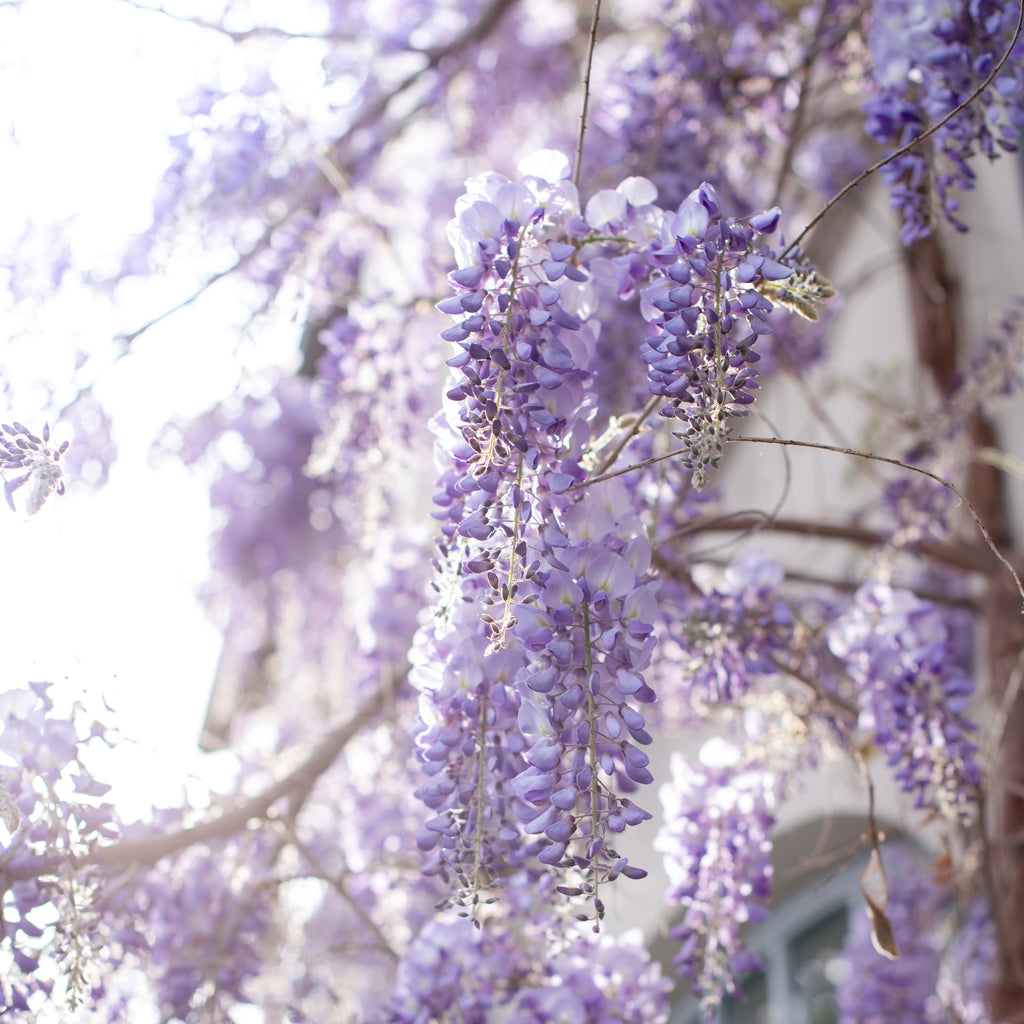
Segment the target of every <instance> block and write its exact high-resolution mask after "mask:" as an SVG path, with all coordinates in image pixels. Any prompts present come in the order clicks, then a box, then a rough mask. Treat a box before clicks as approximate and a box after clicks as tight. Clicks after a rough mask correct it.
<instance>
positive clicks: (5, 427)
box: [0, 420, 68, 516]
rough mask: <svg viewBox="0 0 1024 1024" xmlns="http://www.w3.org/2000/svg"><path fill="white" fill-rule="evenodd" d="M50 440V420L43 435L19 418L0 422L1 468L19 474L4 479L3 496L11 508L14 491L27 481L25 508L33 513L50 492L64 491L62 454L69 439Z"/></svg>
mask: <svg viewBox="0 0 1024 1024" xmlns="http://www.w3.org/2000/svg"><path fill="white" fill-rule="evenodd" d="M5 434H6V435H7V436H6V437H5V436H4V435H5ZM49 441H50V424H49V423H47V424H44V426H43V434H42V437H39V436H37V435H36V434H33V433H32V431H31V430H29V429H28V427H26V426H23V425H22V424H21V423H18V422H17V420H15V422H14V423H13V424H8V423H4V424H2V425H0V472H3V471H4V470H14V471H17V472H19V474H20V475H18V476H15V477H12V478H11V479H9V480H6V481H5V482H4V497H5V498H6V499H7V504H8V505H10V507H11V508H12V509H13V508H14V492H15V491H16V490H17V489H18V488H19V487H23V486H24V485H25V484H26V483H30V484H31V486H30V487H29V491H28V499H27V501H26V502H25V511H26V512H28V514H29V515H30V516H31V515H35V513H36V512H38V511H39V510H40V509H41V508H42V507H43V502H44V501H46V499H47V498H48V497H49V496H50V494H51V493H53V492H54V491H56V492H57V494H63V493H64V480H63V476H64V473H63V471H62V470H61V466H60V457H61V456H62V455H63V454H64V453H65V452H66V451H67V449H68V442H67V441H64V442H63V443H62V444H61V445H60V447H59V448H51V447H50V446H49Z"/></svg>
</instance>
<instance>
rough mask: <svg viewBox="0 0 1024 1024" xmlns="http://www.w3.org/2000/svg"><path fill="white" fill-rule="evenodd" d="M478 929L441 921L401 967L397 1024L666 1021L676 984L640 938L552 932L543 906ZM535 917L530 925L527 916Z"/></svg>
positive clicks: (567, 928)
mask: <svg viewBox="0 0 1024 1024" xmlns="http://www.w3.org/2000/svg"><path fill="white" fill-rule="evenodd" d="M516 910H517V911H518V913H517V920H516V925H515V927H514V929H512V928H509V926H508V924H507V918H506V919H503V920H495V921H491V922H488V925H487V927H485V928H483V929H475V928H473V927H472V926H471V925H470V923H469V922H468V921H466V920H464V919H460V918H453V917H447V916H441V917H438V918H436V919H434V920H433V921H431V922H429V923H428V924H427V925H426V926H425V927H424V928H423V930H422V931H421V932H420V933H419V934H418V935H417V937H416V938H415V939H414V940H413V943H412V945H411V947H410V948H409V950H408V951H407V952H406V954H405V956H404V957H403V958H402V961H401V963H400V964H399V968H398V977H397V983H396V985H395V990H394V994H393V996H392V999H391V1003H390V1005H389V1007H388V1012H387V1016H386V1018H385V1019H386V1020H387V1021H388V1024H425V1022H427V1021H434V1020H438V1021H440V1020H443V1021H445V1024H491V1022H493V1021H497V1020H500V1021H503V1022H504V1024H562V1022H567V1021H572V1022H573V1024H606V1022H609V1021H616V1022H619V1024H659V1022H661V1021H663V1020H664V1019H665V1016H666V1013H667V1010H668V1001H667V998H666V992H667V990H668V989H669V988H670V987H671V986H670V984H669V983H668V981H667V980H665V979H663V978H662V977H661V971H660V968H659V966H658V965H657V964H656V963H652V962H651V960H650V958H649V956H648V954H647V951H646V950H645V949H644V947H643V944H642V942H641V940H640V936H639V935H637V934H629V935H625V936H622V937H621V938H608V937H606V936H592V935H586V934H581V933H579V932H577V931H576V930H575V929H574V928H573V926H572V925H565V924H562V925H561V926H559V927H558V928H557V929H551V928H550V927H542V926H539V925H538V924H537V923H535V922H534V921H533V920H532V919H531V917H533V916H535V915H536V911H537V907H533V908H532V909H530V908H523V907H517V908H516ZM524 917H525V918H526V920H525V921H524V920H523V918H524Z"/></svg>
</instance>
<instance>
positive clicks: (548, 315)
mask: <svg viewBox="0 0 1024 1024" xmlns="http://www.w3.org/2000/svg"><path fill="white" fill-rule="evenodd" d="M531 167H536V168H537V169H538V170H543V171H544V173H545V174H547V175H549V176H550V177H541V176H540V175H538V174H530V173H527V174H525V175H524V177H523V178H522V179H521V180H520V181H519V182H511V181H508V180H507V179H504V178H502V177H500V176H497V175H488V176H484V177H482V178H479V179H473V180H472V181H471V182H470V183H469V185H470V191H469V192H467V194H466V196H465V197H463V199H461V200H460V201H459V203H458V204H457V206H456V213H457V216H456V218H455V220H453V221H452V222H451V225H450V227H449V235H450V238H451V240H452V242H453V245H454V248H455V251H456V255H457V258H458V262H459V264H460V267H459V269H458V270H456V271H455V272H453V274H452V275H451V279H452V282H453V284H454V286H455V288H456V295H455V296H454V297H453V298H452V299H451V300H446V301H445V302H443V303H442V304H441V308H442V309H443V310H444V311H445V312H448V313H449V314H451V315H453V316H455V317H456V318H457V323H456V325H455V326H454V327H451V328H449V329H448V330H447V331H445V332H444V337H445V338H446V340H448V341H450V342H452V343H453V344H455V345H456V346H458V354H457V355H456V356H455V357H454V358H453V359H451V360H449V366H450V367H451V369H452V371H453V379H454V381H455V386H454V387H452V388H451V389H450V390H449V391H448V395H447V397H448V399H449V401H450V402H452V403H455V404H454V405H453V406H449V417H448V419H447V420H444V421H439V423H438V427H437V435H438V439H439V456H440V458H441V459H442V460H443V465H445V466H447V467H448V468H447V469H446V471H445V473H444V475H443V477H442V482H441V490H440V491H439V493H438V495H437V498H436V499H435V500H436V503H437V504H438V506H439V512H438V513H437V515H438V518H440V519H441V521H442V523H443V524H444V525H443V527H442V535H443V539H442V550H441V562H440V568H441V570H442V571H441V573H440V574H439V575H438V577H437V579H436V581H435V587H436V588H437V590H438V592H439V593H440V594H441V596H442V600H443V604H442V607H441V612H440V614H439V615H438V616H437V617H436V620H435V623H434V624H432V625H431V626H430V627H427V628H425V629H424V630H422V631H421V635H420V642H419V645H418V648H419V657H418V665H417V674H416V676H415V681H416V685H417V686H418V688H419V689H420V691H421V694H422V697H421V713H422V716H423V721H424V729H423V732H422V733H421V736H420V740H419V746H420V750H421V757H422V759H423V762H424V764H425V766H426V767H427V769H428V772H429V773H430V774H431V775H432V776H433V777H434V778H433V779H432V781H431V783H430V784H429V785H428V786H427V787H424V789H423V790H422V793H423V796H424V798H425V799H426V800H427V802H428V804H429V805H430V806H431V807H432V808H434V809H435V810H439V811H442V812H443V813H441V814H439V815H438V817H437V818H435V820H434V822H433V825H432V826H430V828H429V829H428V832H430V831H432V832H433V833H434V835H433V836H431V835H430V834H427V835H425V836H424V837H423V838H424V843H425V845H426V846H427V847H428V848H429V847H432V846H433V845H434V843H435V842H436V841H437V837H438V836H441V835H444V836H445V837H446V838H447V843H448V847H449V848H451V849H452V850H454V851H455V852H449V853H448V854H446V855H445V856H446V857H447V858H449V859H451V858H454V860H453V863H457V864H458V865H459V866H458V867H457V869H456V875H457V876H458V877H460V878H461V879H462V881H463V884H465V883H466V881H469V882H470V883H471V884H470V886H469V887H470V888H475V887H476V886H477V885H478V883H479V880H480V877H481V868H482V867H483V866H484V864H483V862H484V861H487V862H489V863H488V864H487V866H486V870H485V871H484V872H483V874H484V876H485V877H486V878H487V880H488V881H489V882H491V881H493V880H494V879H493V877H492V876H493V875H494V870H493V868H492V867H491V866H490V865H491V864H494V865H501V864H504V865H506V866H509V865H511V866H517V865H519V866H521V865H523V864H524V863H525V862H524V860H523V857H524V851H525V852H527V853H528V854H529V857H535V858H536V862H539V863H540V864H541V865H548V866H559V867H562V868H574V869H578V870H582V871H583V873H584V875H589V876H590V877H589V878H585V879H584V880H582V881H581V882H580V883H579V884H571V885H567V886H566V890H567V892H571V893H574V894H585V895H587V896H589V897H591V898H592V899H593V900H594V907H595V911H596V914H597V916H598V917H600V915H601V913H602V904H601V902H600V899H599V897H598V895H597V891H596V890H597V886H598V884H599V882H600V881H601V880H602V879H607V878H611V877H614V876H615V875H617V874H619V873H623V872H626V873H632V872H634V870H635V869H633V868H631V867H629V866H627V864H626V861H625V859H624V858H621V857H620V856H619V855H618V854H617V853H616V852H615V850H614V849H613V847H612V846H611V844H610V842H609V840H608V836H609V834H614V833H617V832H621V831H622V830H623V829H624V828H625V827H626V826H627V825H628V824H636V823H638V822H639V821H642V820H644V819H645V818H646V817H647V816H648V815H647V812H646V811H642V810H641V809H640V808H638V807H636V806H635V805H633V804H632V803H631V802H630V801H629V800H628V799H626V800H624V799H622V798H621V797H619V796H618V795H616V789H619V790H622V791H631V790H632V789H633V788H635V787H636V786H637V785H642V784H644V783H647V782H649V781H650V779H651V776H650V772H649V770H648V769H647V756H646V755H645V754H643V753H642V752H641V751H640V750H639V748H638V747H637V746H636V744H637V743H638V742H639V743H646V742H649V740H650V737H649V735H648V734H647V732H646V730H645V728H644V721H643V718H642V716H641V715H640V713H639V711H638V710H637V709H636V708H635V706H634V704H633V702H636V701H641V702H642V701H650V700H652V699H653V693H652V691H651V690H650V689H649V687H647V685H646V683H645V682H644V679H643V676H642V673H643V670H644V669H645V668H646V667H647V665H648V663H649V661H650V657H651V654H652V652H653V648H654V641H653V638H652V635H651V634H652V629H653V625H652V623H653V612H654V604H653V585H652V582H651V580H650V577H649V566H650V547H649V543H648V541H647V539H646V536H645V531H644V529H643V526H642V524H641V523H640V521H639V520H638V519H637V518H636V517H635V516H634V515H632V514H631V513H630V511H629V501H628V496H627V492H626V491H625V490H624V489H623V488H622V487H621V485H618V484H615V485H611V486H606V485H602V486H601V488H599V489H592V490H588V491H587V493H586V495H585V500H583V498H581V496H580V495H578V494H575V493H572V492H571V488H572V487H573V486H574V485H578V484H580V483H582V482H583V480H584V478H585V475H586V473H585V470H584V467H583V456H584V451H585V447H586V445H587V443H588V441H589V425H588V420H589V418H590V416H591V415H592V401H591V399H590V398H589V395H588V390H589V378H590V370H589V363H590V360H591V358H592V354H593V348H594V343H595V339H596V331H595V330H594V329H593V328H592V327H591V326H590V325H589V324H588V323H586V314H587V312H588V310H589V309H590V308H591V304H590V299H589V292H588V287H587V284H588V281H589V275H588V273H587V272H586V271H585V270H584V269H581V268H580V267H579V266H578V265H577V263H578V261H577V259H576V255H577V252H578V250H579V248H580V244H579V243H580V241H581V240H582V239H588V240H590V239H591V237H592V235H593V233H592V232H591V231H590V229H589V228H588V225H587V224H586V223H585V222H584V221H583V219H582V218H580V216H579V213H578V208H577V202H576V195H575V188H574V187H573V186H572V184H571V183H570V182H569V181H568V180H567V178H566V177H565V175H566V174H567V173H568V163H567V161H565V160H564V158H562V157H559V156H557V155H556V154H539V155H538V156H536V157H534V158H532V160H531V161H530V163H529V164H528V165H527V170H529V169H530V168H531ZM629 191H630V194H631V195H633V196H634V198H636V197H637V196H638V194H639V195H640V196H644V195H649V194H650V193H649V191H646V190H644V189H642V188H641V189H640V190H639V193H638V191H637V190H636V189H631V190H629ZM617 198H618V199H619V200H620V202H619V203H618V204H617V205H618V207H621V210H620V212H621V213H624V214H625V213H627V212H628V209H629V206H630V204H629V202H628V200H627V199H626V198H625V196H624V195H622V194H618V196H617ZM607 208H608V205H607V203H603V204H602V205H601V207H600V209H601V210H602V211H604V214H603V219H604V221H605V223H606V226H607ZM587 212H588V215H589V214H591V213H594V210H592V208H591V207H590V206H589V205H588V211H587ZM594 216H595V218H596V216H597V213H594ZM481 604H483V606H484V608H485V613H484V615H483V617H482V618H481V616H480V612H479V607H480V605H481ZM510 736H511V737H512V739H510V738H509V737H510ZM499 737H503V739H500V740H499ZM485 776H486V778H485ZM605 779H608V780H613V781H614V785H613V786H612V785H609V783H608V782H606V781H605ZM485 794H486V796H487V799H486V800H484V795H485ZM485 817H489V818H490V819H492V822H493V826H492V832H493V833H494V836H495V840H496V841H497V842H499V843H500V844H503V845H505V846H507V845H508V844H509V843H512V844H518V845H519V847H520V849H519V850H518V851H513V850H509V849H505V850H504V851H503V852H502V854H501V856H500V857H499V856H495V855H492V854H491V853H489V852H488V849H489V847H488V843H487V842H486V841H484V840H483V839H482V837H481V835H480V833H479V831H478V830H479V829H480V828H481V826H482V825H483V821H484V818H485ZM534 837H536V838H534ZM453 844H454V845H453ZM444 848H445V847H444V844H442V849H444ZM460 848H462V852H458V850H459V849H460ZM467 861H471V862H472V871H471V872H469V871H468V870H467Z"/></svg>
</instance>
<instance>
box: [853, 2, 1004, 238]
mask: <svg viewBox="0 0 1024 1024" xmlns="http://www.w3.org/2000/svg"><path fill="white" fill-rule="evenodd" d="M1018 10H1019V9H1018V8H1017V7H1016V6H1015V5H1013V4H1001V3H998V2H995V0H967V2H963V3H956V4H935V3H928V2H926V0H876V2H875V3H874V4H872V22H871V30H870V34H869V41H870V46H871V54H872V57H873V59H874V64H875V70H874V80H875V83H876V85H877V87H878V92H877V94H876V95H875V96H873V97H872V98H871V99H869V100H868V101H867V102H866V103H865V104H864V113H865V115H866V119H865V130H866V131H867V133H868V135H870V136H871V137H872V138H874V139H876V140H877V141H878V142H879V143H881V144H882V145H883V146H887V147H899V146H902V145H904V144H905V143H907V142H909V141H910V140H911V139H914V138H916V137H917V136H918V135H920V134H921V133H922V132H923V131H924V130H925V129H927V128H928V127H929V126H930V125H932V124H934V123H936V122H938V121H940V120H941V119H942V118H943V117H945V116H946V115H947V114H949V113H951V112H952V111H953V110H954V109H955V108H956V107H957V106H959V105H960V104H961V103H962V102H963V101H964V100H966V99H967V98H968V97H969V96H970V95H971V94H972V93H973V92H974V90H975V89H976V88H977V87H978V86H979V85H981V83H982V82H983V81H984V80H985V79H986V78H987V77H988V75H989V73H990V72H991V71H992V70H993V69H994V67H995V65H996V63H997V62H998V61H999V60H1000V59H1001V58H1002V57H1003V55H1004V54H1005V52H1006V49H1007V46H1008V45H1009V44H1010V41H1011V39H1012V37H1013V31H1014V28H1015V26H1016V23H1017V14H1018ZM1022 52H1024V51H1022V44H1021V43H1020V42H1019V41H1018V42H1017V43H1016V44H1015V45H1014V49H1013V52H1012V54H1011V55H1010V58H1009V60H1008V61H1007V62H1006V64H1004V65H1003V67H1002V68H1001V70H1000V71H999V73H998V75H997V76H996V79H995V81H994V82H993V83H992V86H993V87H992V88H990V89H988V90H986V91H985V92H983V93H982V95H981V96H980V97H978V100H977V102H976V103H974V104H972V105H971V106H969V107H967V108H966V109H965V110H962V111H961V112H960V113H958V114H957V115H956V117H954V118H953V119H952V120H950V121H949V122H947V123H946V124H945V125H943V127H942V128H941V129H940V130H939V131H938V132H937V133H936V134H935V136H934V137H933V138H931V139H930V140H929V141H928V142H927V143H926V144H924V145H922V146H919V147H916V148H915V149H912V150H911V151H910V152H908V153H904V154H903V155H902V156H900V157H899V158H898V159H896V160H894V161H892V162H891V163H889V164H888V165H887V166H886V167H884V168H883V170H882V175H883V178H884V179H885V181H886V183H887V184H888V185H889V189H890V193H891V197H892V206H893V208H894V209H896V210H898V211H899V213H900V218H901V220H902V225H903V226H902V230H901V237H902V240H903V242H904V244H909V243H911V242H913V241H915V240H917V239H920V238H923V237H925V236H926V235H928V234H930V233H931V231H932V230H933V229H934V226H935V223H936V219H937V218H942V219H943V220H945V221H946V222H947V223H949V224H951V225H952V226H953V227H954V228H956V229H957V230H959V231H966V230H967V228H966V225H965V224H964V222H963V220H962V219H961V216H960V212H959V211H960V202H959V199H958V198H957V193H958V192H959V191H963V190H966V189H971V188H973V187H974V181H975V172H974V171H973V170H972V169H971V166H970V159H971V157H973V156H974V155H975V153H977V152H979V151H980V152H981V153H982V154H984V155H985V156H986V157H988V158H989V159H990V160H992V159H995V158H996V157H997V156H998V155H999V153H1000V151H1015V150H1016V148H1017V145H1018V140H1019V138H1020V129H1021V126H1022V124H1024V114H1022V113H1021V108H1020V102H1019V97H1020V94H1021V87H1022V84H1024V82H1022V75H1024V72H1022V71H1021V53H1022ZM933 192H934V197H935V203H936V204H937V209H933V208H932V206H933V198H932V197H933Z"/></svg>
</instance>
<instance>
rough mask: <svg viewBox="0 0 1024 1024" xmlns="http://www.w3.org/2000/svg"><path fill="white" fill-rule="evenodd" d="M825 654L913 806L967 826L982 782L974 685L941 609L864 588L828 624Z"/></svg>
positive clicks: (904, 593) (883, 589)
mask: <svg viewBox="0 0 1024 1024" xmlns="http://www.w3.org/2000/svg"><path fill="white" fill-rule="evenodd" d="M828 643H829V647H830V649H831V650H832V653H833V654H835V655H836V657H838V658H839V659H840V660H841V661H842V662H843V664H844V665H845V667H846V671H847V672H848V673H849V675H850V677H851V679H853V681H854V682H855V683H856V684H857V690H858V698H859V703H860V709H861V723H862V724H863V725H864V726H865V727H866V728H867V729H868V730H870V732H871V733H872V734H873V736H874V740H875V742H876V743H877V744H878V745H879V746H880V747H881V748H882V750H884V751H885V754H886V758H887V760H888V762H889V765H890V766H891V767H892V768H893V769H894V772H895V776H896V780H897V782H898V783H899V784H900V787H901V788H902V789H903V790H904V791H905V792H907V793H911V794H913V796H914V802H915V805H916V806H918V807H933V808H935V809H937V810H939V811H941V812H942V813H943V814H945V815H947V816H948V817H951V818H954V819H970V818H971V817H973V815H974V811H975V807H976V802H977V787H978V785H979V784H980V782H981V772H980V769H979V767H978V762H977V757H976V752H977V748H976V747H975V745H974V743H973V742H972V741H971V739H970V736H971V735H972V734H973V732H974V725H973V723H972V722H971V721H970V720H969V719H968V717H967V713H966V712H967V706H968V703H969V702H970V699H971V695H972V694H973V693H974V683H973V681H972V680H971V678H970V677H969V676H968V675H967V673H966V671H965V670H964V667H963V666H962V664H961V659H960V658H958V657H957V652H958V645H957V642H956V637H955V636H954V635H953V634H952V633H951V631H950V629H949V627H948V626H947V624H946V622H945V621H944V619H943V616H942V615H941V613H940V612H939V610H938V609H937V608H936V607H935V606H934V605H933V604H931V603H930V602H929V601H924V600H922V599H921V598H919V597H918V596H917V595H916V594H914V593H912V592H911V591H909V590H894V589H892V588H891V587H889V586H887V585H885V584H883V583H868V584H865V585H864V586H862V587H861V588H860V589H859V590H858V591H857V593H856V594H855V595H854V599H853V603H852V605H851V607H850V608H849V609H848V611H847V612H846V614H845V615H843V616H842V617H841V618H840V619H838V620H837V621H836V622H835V623H833V625H832V627H831V628H830V630H829V634H828Z"/></svg>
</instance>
